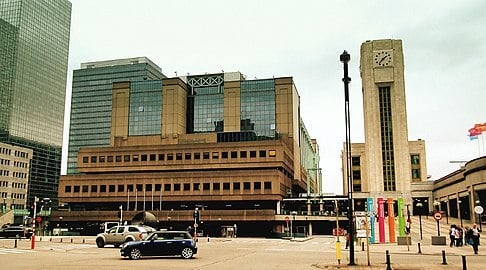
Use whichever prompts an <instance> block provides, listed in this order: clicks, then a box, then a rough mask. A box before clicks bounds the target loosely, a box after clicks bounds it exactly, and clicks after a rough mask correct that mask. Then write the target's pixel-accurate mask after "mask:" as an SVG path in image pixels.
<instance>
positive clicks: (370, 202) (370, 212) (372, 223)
mask: <svg viewBox="0 0 486 270" xmlns="http://www.w3.org/2000/svg"><path fill="white" fill-rule="evenodd" d="M366 207H367V208H368V216H369V217H370V220H369V222H368V223H369V224H370V239H369V241H370V243H374V242H375V218H376V217H375V214H374V213H373V209H374V205H373V198H368V199H366Z"/></svg>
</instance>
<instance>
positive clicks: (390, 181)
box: [378, 86, 396, 191]
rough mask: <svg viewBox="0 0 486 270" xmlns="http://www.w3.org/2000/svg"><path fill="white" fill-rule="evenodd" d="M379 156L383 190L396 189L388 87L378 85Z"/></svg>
mask: <svg viewBox="0 0 486 270" xmlns="http://www.w3.org/2000/svg"><path fill="white" fill-rule="evenodd" d="M378 92H379V102H380V129H381V156H382V166H383V187H384V191H396V182H395V157H394V151H393V125H392V106H391V105H392V104H391V94H390V87H389V86H386V87H379V88H378Z"/></svg>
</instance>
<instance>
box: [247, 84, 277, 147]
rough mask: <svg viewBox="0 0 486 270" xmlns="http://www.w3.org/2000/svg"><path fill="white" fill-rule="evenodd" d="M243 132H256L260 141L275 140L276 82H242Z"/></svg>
mask: <svg viewBox="0 0 486 270" xmlns="http://www.w3.org/2000/svg"><path fill="white" fill-rule="evenodd" d="M240 95H241V99H240V104H241V119H240V120H241V126H240V128H241V131H254V132H255V133H256V135H257V138H258V139H273V138H275V133H276V132H275V128H276V127H275V81H274V80H273V79H269V80H254V81H242V82H241V94H240Z"/></svg>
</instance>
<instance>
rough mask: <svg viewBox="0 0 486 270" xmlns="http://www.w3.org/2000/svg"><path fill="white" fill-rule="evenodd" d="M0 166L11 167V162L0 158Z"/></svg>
mask: <svg viewBox="0 0 486 270" xmlns="http://www.w3.org/2000/svg"><path fill="white" fill-rule="evenodd" d="M0 165H7V166H9V165H10V160H9V159H3V158H0Z"/></svg>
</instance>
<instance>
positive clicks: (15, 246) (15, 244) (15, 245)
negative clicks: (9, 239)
mask: <svg viewBox="0 0 486 270" xmlns="http://www.w3.org/2000/svg"><path fill="white" fill-rule="evenodd" d="M14 248H17V239H15V243H14Z"/></svg>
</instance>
